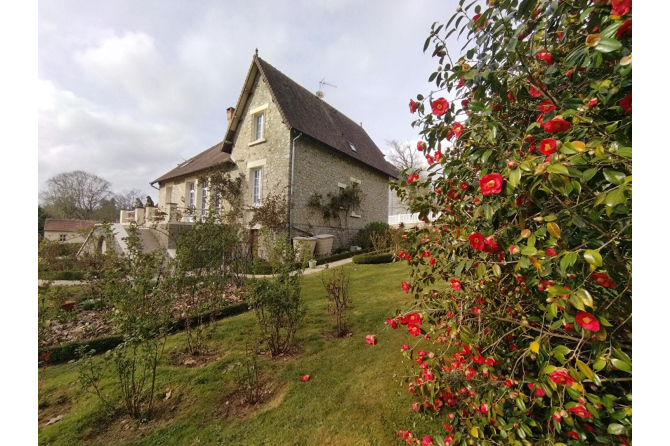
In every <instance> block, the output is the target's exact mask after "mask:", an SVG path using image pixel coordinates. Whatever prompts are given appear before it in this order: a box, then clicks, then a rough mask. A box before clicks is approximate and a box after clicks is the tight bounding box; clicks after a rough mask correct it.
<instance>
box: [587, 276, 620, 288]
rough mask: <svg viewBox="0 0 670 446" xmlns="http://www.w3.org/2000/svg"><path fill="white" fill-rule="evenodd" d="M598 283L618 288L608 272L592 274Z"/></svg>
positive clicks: (606, 286)
mask: <svg viewBox="0 0 670 446" xmlns="http://www.w3.org/2000/svg"><path fill="white" fill-rule="evenodd" d="M590 277H591V278H592V279H593V280H595V281H596V283H597V284H598V285H600V286H602V287H605V288H612V289H614V288H616V285H615V284H614V282H612V280H611V279H610V276H608V275H607V274H606V273H591V276H590Z"/></svg>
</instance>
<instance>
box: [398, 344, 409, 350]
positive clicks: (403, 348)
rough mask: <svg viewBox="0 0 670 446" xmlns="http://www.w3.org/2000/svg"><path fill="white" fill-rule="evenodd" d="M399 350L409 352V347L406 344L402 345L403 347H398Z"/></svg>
mask: <svg viewBox="0 0 670 446" xmlns="http://www.w3.org/2000/svg"><path fill="white" fill-rule="evenodd" d="M400 350H409V345H407V344H403V345H402V346H401V347H400Z"/></svg>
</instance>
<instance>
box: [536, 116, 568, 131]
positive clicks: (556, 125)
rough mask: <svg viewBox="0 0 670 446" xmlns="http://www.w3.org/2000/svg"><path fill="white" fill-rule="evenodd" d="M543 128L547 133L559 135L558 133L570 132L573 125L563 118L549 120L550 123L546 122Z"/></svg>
mask: <svg viewBox="0 0 670 446" xmlns="http://www.w3.org/2000/svg"><path fill="white" fill-rule="evenodd" d="M542 127H544V131H545V132H547V133H558V132H565V131H566V130H570V127H572V124H570V123H569V122H568V121H566V120H565V119H563V118H554V119H551V120H549V121H548V122H545V123H544V124H543V125H542Z"/></svg>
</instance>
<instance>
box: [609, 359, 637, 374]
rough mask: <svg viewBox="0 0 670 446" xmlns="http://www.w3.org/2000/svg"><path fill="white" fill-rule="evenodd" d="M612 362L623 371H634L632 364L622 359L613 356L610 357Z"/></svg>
mask: <svg viewBox="0 0 670 446" xmlns="http://www.w3.org/2000/svg"><path fill="white" fill-rule="evenodd" d="M610 362H611V363H612V365H613V366H614V367H616V368H617V369H619V370H621V371H622V372H628V373H633V369H632V368H631V366H630V365H629V364H627V363H626V362H625V361H622V360H621V359H618V358H612V359H610Z"/></svg>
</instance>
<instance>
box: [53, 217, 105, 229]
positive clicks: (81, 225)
mask: <svg viewBox="0 0 670 446" xmlns="http://www.w3.org/2000/svg"><path fill="white" fill-rule="evenodd" d="M98 223H100V222H99V221H95V220H74V219H70V220H67V219H57V218H47V219H46V220H44V230H45V231H58V232H76V231H81V230H84V229H91V228H92V227H93V226H95V225H96V224H98Z"/></svg>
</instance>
